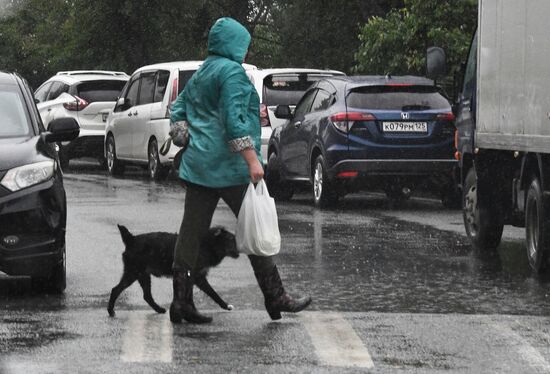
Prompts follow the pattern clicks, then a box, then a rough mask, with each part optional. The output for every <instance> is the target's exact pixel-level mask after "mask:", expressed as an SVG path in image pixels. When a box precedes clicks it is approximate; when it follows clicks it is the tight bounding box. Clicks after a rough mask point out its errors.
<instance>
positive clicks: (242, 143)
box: [228, 136, 254, 153]
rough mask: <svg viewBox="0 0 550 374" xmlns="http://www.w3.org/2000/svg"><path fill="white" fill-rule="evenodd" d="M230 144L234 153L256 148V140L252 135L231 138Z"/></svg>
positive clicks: (230, 148)
mask: <svg viewBox="0 0 550 374" xmlns="http://www.w3.org/2000/svg"><path fill="white" fill-rule="evenodd" d="M228 144H229V150H230V151H231V152H234V153H238V152H240V151H244V150H245V149H249V148H252V149H253V148H254V142H253V141H252V137H250V136H245V137H242V138H237V139H233V140H230V141H229V142H228Z"/></svg>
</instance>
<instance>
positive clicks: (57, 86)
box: [47, 82, 69, 101]
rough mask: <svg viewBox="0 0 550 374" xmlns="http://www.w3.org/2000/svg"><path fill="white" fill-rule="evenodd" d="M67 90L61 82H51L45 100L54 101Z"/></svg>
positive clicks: (66, 86)
mask: <svg viewBox="0 0 550 374" xmlns="http://www.w3.org/2000/svg"><path fill="white" fill-rule="evenodd" d="M68 89H69V86H68V85H66V84H65V83H63V82H53V83H52V86H51V88H50V92H49V93H48V98H47V100H48V101H49V100H55V99H57V98H58V97H59V95H61V94H62V93H63V92H67V90H68Z"/></svg>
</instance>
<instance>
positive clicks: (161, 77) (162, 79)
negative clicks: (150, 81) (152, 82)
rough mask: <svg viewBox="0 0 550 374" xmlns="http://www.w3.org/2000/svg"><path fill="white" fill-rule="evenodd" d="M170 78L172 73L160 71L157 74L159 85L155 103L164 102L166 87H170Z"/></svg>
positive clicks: (156, 88)
mask: <svg viewBox="0 0 550 374" xmlns="http://www.w3.org/2000/svg"><path fill="white" fill-rule="evenodd" d="M169 78H170V72H169V71H166V70H160V71H159V72H158V73H157V84H156V86H155V97H154V101H155V103H158V102H159V101H162V99H163V98H164V93H165V92H166V87H167V86H168V79H169Z"/></svg>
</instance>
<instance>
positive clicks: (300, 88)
mask: <svg viewBox="0 0 550 374" xmlns="http://www.w3.org/2000/svg"><path fill="white" fill-rule="evenodd" d="M331 76H332V75H331V74H308V73H301V74H297V73H290V74H273V75H268V76H267V77H265V78H264V92H263V102H264V104H265V105H267V106H274V105H296V104H297V103H298V101H300V98H301V97H302V95H303V94H304V92H306V90H307V89H308V88H309V86H311V85H312V84H313V83H315V82H317V81H318V80H321V79H323V78H327V77H331Z"/></svg>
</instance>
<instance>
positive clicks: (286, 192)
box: [266, 153, 294, 201]
mask: <svg viewBox="0 0 550 374" xmlns="http://www.w3.org/2000/svg"><path fill="white" fill-rule="evenodd" d="M266 184H267V189H268V191H269V194H270V195H271V196H272V197H273V198H274V199H275V200H276V201H288V200H290V199H292V196H293V195H294V189H293V188H292V187H290V186H289V185H288V183H285V181H284V180H283V178H282V175H281V165H280V163H279V158H278V157H277V154H276V153H272V154H271V155H269V159H268V161H267V171H266Z"/></svg>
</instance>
